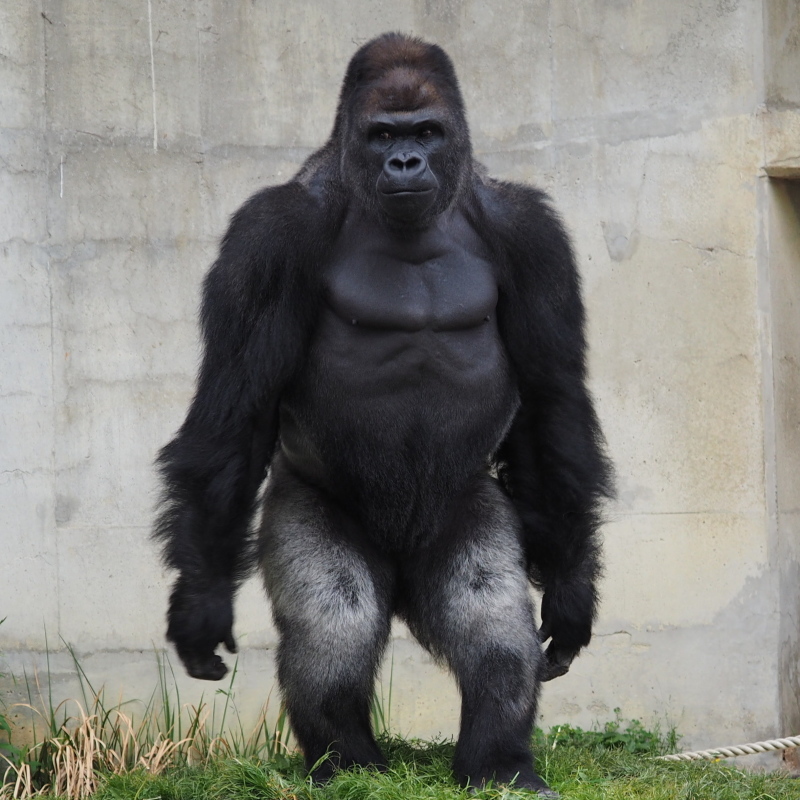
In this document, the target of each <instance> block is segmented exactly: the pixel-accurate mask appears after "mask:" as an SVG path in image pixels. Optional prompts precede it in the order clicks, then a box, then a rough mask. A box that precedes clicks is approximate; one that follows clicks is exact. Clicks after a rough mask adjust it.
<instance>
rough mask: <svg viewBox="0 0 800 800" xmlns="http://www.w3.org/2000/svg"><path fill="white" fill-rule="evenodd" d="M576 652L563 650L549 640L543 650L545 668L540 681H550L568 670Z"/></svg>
mask: <svg viewBox="0 0 800 800" xmlns="http://www.w3.org/2000/svg"><path fill="white" fill-rule="evenodd" d="M575 655H576V653H574V652H572V651H569V650H563V649H561V648H560V647H557V646H556V645H555V643H553V642H551V643H550V646H549V647H548V648H547V650H546V651H545V659H546V660H545V668H544V675H543V676H542V678H541V680H542V681H551V680H553V678H559V677H561V676H562V675H566V674H567V672H569V668H570V666H571V664H572V662H573V660H574V658H575Z"/></svg>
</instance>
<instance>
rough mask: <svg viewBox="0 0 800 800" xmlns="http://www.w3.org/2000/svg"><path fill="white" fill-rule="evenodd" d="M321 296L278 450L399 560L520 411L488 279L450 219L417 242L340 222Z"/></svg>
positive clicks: (470, 235) (473, 239) (476, 247)
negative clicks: (395, 552) (394, 551)
mask: <svg viewBox="0 0 800 800" xmlns="http://www.w3.org/2000/svg"><path fill="white" fill-rule="evenodd" d="M323 285H324V308H323V311H322V313H321V315H320V320H319V324H318V327H317V329H316V331H315V334H314V337H313V339H312V344H311V347H310V350H309V355H308V362H307V364H306V366H305V368H304V370H303V373H302V375H301V377H300V379H299V380H298V381H297V382H296V383H295V384H293V385H292V386H290V387H289V389H288V391H287V392H286V394H285V395H284V399H283V402H282V405H281V422H280V432H281V433H280V436H281V444H282V448H283V450H284V452H285V453H286V455H287V457H288V459H289V462H290V463H291V464H292V466H293V467H294V468H295V469H296V470H297V471H298V472H299V473H300V474H302V475H303V477H305V478H307V479H309V480H313V481H314V482H315V483H317V484H318V485H321V486H323V487H324V488H326V489H327V490H328V491H330V492H331V493H332V494H334V495H336V497H337V499H338V500H339V502H341V503H342V504H343V505H345V506H346V507H347V508H348V509H350V510H352V511H354V512H355V513H357V514H358V515H359V516H360V518H361V519H362V520H363V521H364V522H365V523H366V526H367V529H368V532H369V533H370V535H372V536H375V537H376V538H377V539H378V540H379V541H380V542H381V543H382V544H383V545H384V546H386V547H387V548H389V549H395V548H403V549H405V548H408V546H409V545H413V544H419V543H422V542H424V541H427V540H429V538H430V537H431V536H432V535H434V534H435V531H436V528H437V526H438V524H439V523H441V521H442V516H443V515H445V514H447V513H448V510H449V509H448V508H447V503H446V500H447V499H448V498H452V497H454V496H456V495H457V494H458V490H459V489H460V488H462V487H463V485H465V483H466V482H467V480H468V479H469V478H470V477H471V476H472V475H474V474H475V473H476V472H478V471H480V470H482V469H485V468H486V466H487V463H488V459H489V457H490V455H491V454H492V453H493V452H494V450H495V449H496V448H497V446H498V444H499V443H500V441H501V440H502V438H503V435H504V434H505V432H506V430H507V428H508V425H509V424H510V422H511V419H512V417H513V414H514V412H515V410H516V407H517V403H518V400H517V392H516V388H515V384H514V381H513V379H512V377H511V374H510V370H509V367H508V363H507V359H506V353H505V348H504V346H503V343H502V341H501V339H500V335H499V332H498V328H497V322H496V315H495V311H496V306H497V299H498V287H497V278H496V270H495V269H494V267H493V265H492V264H491V262H490V261H489V256H488V253H487V251H486V248H485V247H484V246H483V243H482V241H481V240H480V238H479V237H478V236H477V235H476V233H475V232H474V231H473V229H472V228H471V227H470V225H469V224H468V222H467V221H466V219H465V218H464V217H463V215H462V214H460V213H459V212H454V213H452V214H449V215H447V216H446V217H444V218H442V219H441V221H440V223H439V224H437V225H436V226H434V227H432V228H430V229H428V230H426V231H424V232H423V233H421V234H420V235H418V236H413V237H408V236H401V235H398V234H396V233H393V232H392V231H391V230H388V229H380V228H379V229H376V226H375V225H374V223H372V224H368V223H367V222H366V221H365V220H364V219H360V218H359V217H358V215H357V214H350V215H348V217H347V219H346V220H345V223H344V225H343V226H342V230H341V232H340V234H339V236H338V237H337V240H336V243H335V245H334V247H333V250H332V252H331V255H330V259H329V260H328V263H327V264H325V265H324V267H323ZM312 386H313V391H311V390H310V387H312ZM366 453H369V454H371V455H370V457H369V458H365V454H366ZM375 454H385V455H384V456H383V457H376V455H375Z"/></svg>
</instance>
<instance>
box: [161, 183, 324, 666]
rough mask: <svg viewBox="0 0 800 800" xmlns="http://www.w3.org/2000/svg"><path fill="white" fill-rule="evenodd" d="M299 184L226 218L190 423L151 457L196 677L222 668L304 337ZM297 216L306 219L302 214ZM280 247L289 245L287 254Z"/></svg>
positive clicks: (184, 646) (187, 654)
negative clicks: (219, 650)
mask: <svg viewBox="0 0 800 800" xmlns="http://www.w3.org/2000/svg"><path fill="white" fill-rule="evenodd" d="M310 211H313V204H309V199H308V196H307V193H306V192H305V190H304V189H302V188H301V187H300V186H299V185H297V184H288V185H286V186H280V187H275V188H273V189H268V190H265V191H263V192H261V193H259V194H257V195H255V196H254V197H252V198H251V199H250V200H249V201H248V202H247V203H245V205H244V206H242V208H241V209H240V210H239V211H238V212H237V213H236V214H235V215H234V217H233V219H232V221H231V225H230V227H229V229H228V232H227V234H226V235H225V238H224V239H223V242H222V246H221V248H220V253H219V257H218V258H217V261H216V262H215V264H214V266H213V267H212V268H211V270H210V271H209V273H208V275H207V276H206V279H205V283H204V287H203V301H202V308H201V314H200V320H201V328H202V338H203V360H202V365H201V368H200V374H199V378H198V383H197V390H196V393H195V396H194V399H193V400H192V404H191V407H190V409H189V412H188V414H187V417H186V420H185V422H184V423H183V425H182V426H181V428H180V430H179V431H178V433H177V435H176V436H175V438H174V439H173V440H172V441H171V442H170V443H169V444H167V445H166V446H165V447H164V448H163V449H162V450H161V452H160V453H159V456H158V462H157V463H158V466H159V471H160V474H161V477H162V480H163V482H164V493H163V497H162V502H161V508H160V514H159V517H158V520H157V522H156V528H155V533H154V535H155V537H156V538H157V539H160V540H161V541H162V542H163V552H164V561H165V563H166V564H167V566H169V567H172V568H174V569H177V570H178V572H179V575H178V578H177V580H176V582H175V585H174V587H173V590H172V594H171V596H170V606H169V612H168V629H167V637H168V638H169V639H170V640H171V641H172V642H173V643H174V644H175V646H176V649H177V651H178V654H179V655H180V657H181V660H182V661H183V663H184V666H185V667H186V669H187V671H188V672H189V674H190V675H192V676H193V677H195V678H205V679H208V680H218V679H220V678H222V677H223V676H224V675H225V673H226V672H227V668H226V667H225V664H224V663H223V661H222V659H221V658H220V657H219V656H217V655H216V654H215V652H214V651H215V649H216V647H217V645H218V644H219V643H220V642H222V643H224V644H225V646H226V647H227V648H228V650H229V651H230V652H235V649H236V645H235V642H234V640H233V632H232V625H233V596H234V594H235V591H236V589H237V586H238V584H239V583H240V582H241V580H242V579H243V578H244V576H245V575H246V573H247V570H248V568H249V565H250V562H251V560H252V553H251V549H252V548H251V545H250V542H249V528H250V520H251V517H252V514H253V511H254V506H255V499H256V495H257V493H258V489H259V486H260V485H261V482H262V480H263V479H264V476H265V474H266V470H267V468H268V466H269V462H270V460H271V458H272V454H273V451H274V448H275V443H276V439H277V407H278V402H279V399H280V395H281V392H282V390H283V388H284V387H285V385H286V384H287V382H288V381H289V380H290V379H291V376H292V373H293V371H294V369H295V368H296V365H297V364H298V363H299V362H300V360H301V358H302V354H303V351H304V349H305V347H306V345H307V341H308V338H309V333H310V329H311V324H312V322H311V320H312V315H313V313H314V300H313V291H309V288H308V286H307V284H306V283H305V281H304V280H303V273H304V270H305V267H306V265H308V264H309V263H310V261H311V258H312V255H311V254H308V253H305V254H304V253H303V252H302V247H303V246H302V245H299V244H298V243H299V242H305V243H307V245H306V246H307V247H308V248H311V247H312V243H313V242H314V241H318V237H314V235H313V228H314V224H313V220H309V219H308V217H309V212H310ZM301 220H303V224H302V225H301V224H300V221H301ZM287 253H291V254H292V255H291V256H289V255H287Z"/></svg>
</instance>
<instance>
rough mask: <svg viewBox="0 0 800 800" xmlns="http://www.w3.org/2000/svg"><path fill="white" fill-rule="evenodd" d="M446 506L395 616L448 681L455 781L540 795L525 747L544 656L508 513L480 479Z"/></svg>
mask: <svg viewBox="0 0 800 800" xmlns="http://www.w3.org/2000/svg"><path fill="white" fill-rule="evenodd" d="M454 507H455V508H456V511H455V512H454V514H453V516H452V518H451V519H450V521H449V522H448V524H447V528H446V530H445V531H443V533H442V535H441V536H440V537H439V538H437V540H436V542H435V543H433V544H432V545H431V546H430V548H427V549H426V550H425V551H423V552H420V553H417V554H416V555H415V558H414V559H413V561H412V562H409V564H408V566H407V568H404V569H403V571H402V577H401V582H400V586H402V588H403V594H402V597H401V601H400V602H401V613H402V615H403V616H404V617H405V618H406V620H407V622H408V624H409V627H410V628H411V630H412V631H413V632H414V635H415V636H416V637H417V638H418V639H419V641H420V642H421V643H422V644H423V646H425V647H426V648H428V649H429V650H430V651H431V652H432V653H434V654H435V655H437V656H439V657H441V658H444V659H445V660H446V661H447V663H448V664H449V666H450V668H451V670H452V671H453V673H454V674H455V677H456V680H457V681H458V685H459V688H460V690H461V698H462V704H461V731H460V734H459V738H458V744H457V746H456V753H455V758H454V762H453V769H454V772H455V774H456V777H457V778H458V779H459V780H460V781H461V783H462V784H467V783H470V784H472V785H474V786H480V785H481V784H482V783H484V782H486V781H489V780H494V781H497V782H510V781H511V780H513V779H514V778H516V781H517V785H518V786H521V787H525V788H529V789H534V790H539V791H541V792H543V793H544V794H547V793H548V792H549V789H548V787H547V784H545V782H544V781H542V779H541V778H539V776H538V775H537V774H536V772H535V771H534V768H533V755H532V752H531V744H530V739H531V733H532V730H533V723H534V717H535V714H536V701H537V696H538V688H539V673H540V669H541V668H542V665H543V663H544V657H543V655H542V651H541V647H540V645H539V640H538V636H537V633H536V628H535V625H534V621H533V612H532V607H531V600H530V597H529V594H528V580H527V575H526V572H525V568H524V564H523V554H522V550H521V547H520V544H519V536H518V526H519V523H518V520H517V517H516V513H515V511H514V510H513V508H512V507H511V504H510V502H509V501H508V499H507V498H506V497H505V495H503V494H502V492H501V491H500V490H499V488H498V487H497V484H496V483H495V481H494V480H492V479H491V478H489V477H488V476H479V477H477V478H475V479H474V481H473V483H472V485H471V486H470V487H468V490H467V491H466V492H464V494H463V496H462V497H460V498H458V500H457V502H456V503H455V504H454ZM550 796H556V795H555V793H552V794H550Z"/></svg>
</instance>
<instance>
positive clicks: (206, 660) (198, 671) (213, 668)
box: [181, 653, 228, 681]
mask: <svg viewBox="0 0 800 800" xmlns="http://www.w3.org/2000/svg"><path fill="white" fill-rule="evenodd" d="M181 660H182V661H183V665H184V666H185V667H186V671H187V672H188V673H189V675H191V676H192V677H193V678H197V679H199V680H202V681H218V680H221V679H222V678H224V677H225V675H226V674H227V672H228V668H227V667H226V666H225V662H224V661H223V660H222V659H221V658H220V657H219V656H218V655H216V653H211V654H210V655H199V654H197V653H184V654H181Z"/></svg>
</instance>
